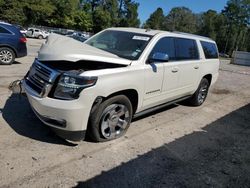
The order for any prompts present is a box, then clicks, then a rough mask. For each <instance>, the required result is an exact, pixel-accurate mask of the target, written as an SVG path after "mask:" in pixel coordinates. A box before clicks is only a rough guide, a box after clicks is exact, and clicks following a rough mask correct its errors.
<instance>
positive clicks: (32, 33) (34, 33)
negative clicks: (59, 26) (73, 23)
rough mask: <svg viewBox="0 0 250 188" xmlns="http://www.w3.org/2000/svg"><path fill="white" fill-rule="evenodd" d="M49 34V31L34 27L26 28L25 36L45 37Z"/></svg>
mask: <svg viewBox="0 0 250 188" xmlns="http://www.w3.org/2000/svg"><path fill="white" fill-rule="evenodd" d="M49 35H50V33H49V32H47V31H44V30H41V29H36V28H28V31H27V33H26V36H27V37H30V38H38V39H46V38H47V37H48V36H49Z"/></svg>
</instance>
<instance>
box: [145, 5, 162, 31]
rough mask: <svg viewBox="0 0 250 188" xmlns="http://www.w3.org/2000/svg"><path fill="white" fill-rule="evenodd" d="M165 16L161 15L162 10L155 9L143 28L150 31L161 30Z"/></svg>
mask: <svg viewBox="0 0 250 188" xmlns="http://www.w3.org/2000/svg"><path fill="white" fill-rule="evenodd" d="M164 19H165V16H164V13H163V10H162V8H157V10H156V11H155V12H153V13H152V14H151V15H150V17H149V19H148V20H147V21H146V23H145V25H144V28H150V29H162V28H163V27H164V26H163V22H164Z"/></svg>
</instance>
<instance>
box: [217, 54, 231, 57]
mask: <svg viewBox="0 0 250 188" xmlns="http://www.w3.org/2000/svg"><path fill="white" fill-rule="evenodd" d="M219 56H220V57H224V58H230V56H229V55H228V54H225V53H220V54H219Z"/></svg>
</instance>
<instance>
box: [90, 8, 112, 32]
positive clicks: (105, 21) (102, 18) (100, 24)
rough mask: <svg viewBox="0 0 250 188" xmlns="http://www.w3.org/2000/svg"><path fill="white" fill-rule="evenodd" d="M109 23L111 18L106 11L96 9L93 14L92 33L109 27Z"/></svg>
mask: <svg viewBox="0 0 250 188" xmlns="http://www.w3.org/2000/svg"><path fill="white" fill-rule="evenodd" d="M111 21H112V18H111V15H110V13H109V12H108V11H106V10H103V8H102V7H98V8H96V9H95V10H94V12H93V23H94V27H93V31H94V32H95V33H96V32H98V31H101V30H103V29H105V28H108V27H110V26H111Z"/></svg>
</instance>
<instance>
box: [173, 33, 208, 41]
mask: <svg viewBox="0 0 250 188" xmlns="http://www.w3.org/2000/svg"><path fill="white" fill-rule="evenodd" d="M172 33H176V34H182V35H187V36H194V37H199V38H203V39H207V40H212V41H213V39H211V38H209V37H204V36H200V35H195V34H191V33H185V32H179V31H173V32H172Z"/></svg>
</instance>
